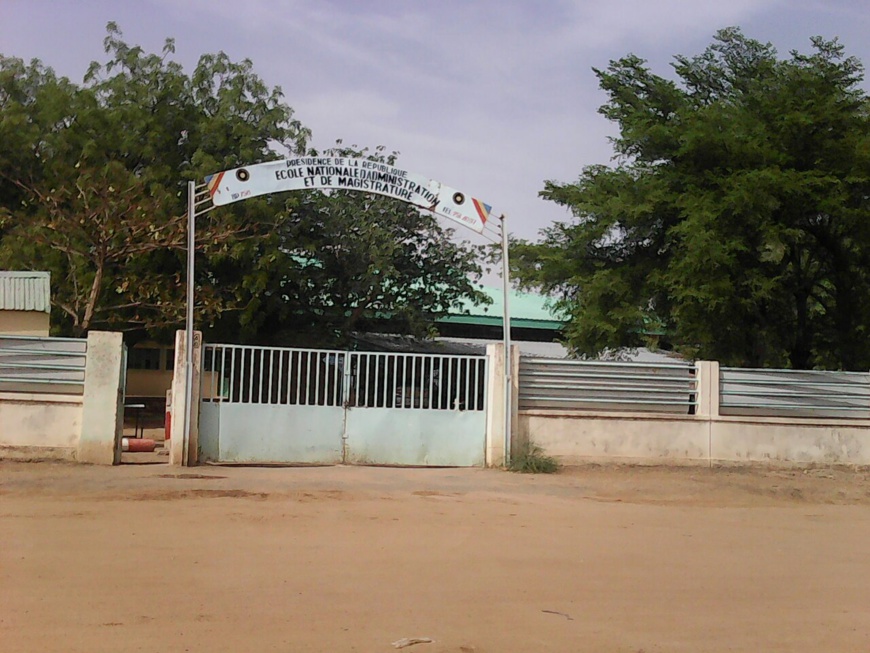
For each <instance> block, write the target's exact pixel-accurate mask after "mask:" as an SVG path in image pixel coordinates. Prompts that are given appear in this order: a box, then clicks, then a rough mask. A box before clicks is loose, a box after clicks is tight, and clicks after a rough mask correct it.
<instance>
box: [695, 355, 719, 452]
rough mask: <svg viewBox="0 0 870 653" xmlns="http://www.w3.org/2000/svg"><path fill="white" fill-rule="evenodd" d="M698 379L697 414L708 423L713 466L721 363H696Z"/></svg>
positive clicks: (708, 437) (708, 444)
mask: <svg viewBox="0 0 870 653" xmlns="http://www.w3.org/2000/svg"><path fill="white" fill-rule="evenodd" d="M695 376H696V378H697V379H698V406H697V408H696V411H695V414H696V415H697V416H698V417H700V418H701V419H704V420H706V421H707V460H708V462H709V464H710V466H711V467H712V466H713V439H714V438H715V437H716V434H715V433H714V426H715V424H716V420H717V419H718V417H719V362H718V361H696V362H695Z"/></svg>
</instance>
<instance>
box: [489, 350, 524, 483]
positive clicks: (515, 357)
mask: <svg viewBox="0 0 870 653" xmlns="http://www.w3.org/2000/svg"><path fill="white" fill-rule="evenodd" d="M511 354H512V356H511V364H512V365H513V374H512V375H511V402H510V403H511V412H512V414H513V418H512V419H511V431H512V432H511V438H510V440H511V449H512V450H513V451H512V453H513V454H515V453H516V452H517V447H518V446H519V443H518V442H517V438H516V434H517V406H518V403H519V367H520V350H519V347H517V346H511ZM486 355H487V358H488V365H487V385H486V466H487V467H503V466H504V464H505V450H504V449H505V432H504V424H505V422H504V409H505V392H504V372H505V370H504V364H505V360H504V344H502V343H497V344H491V345H487V346H486Z"/></svg>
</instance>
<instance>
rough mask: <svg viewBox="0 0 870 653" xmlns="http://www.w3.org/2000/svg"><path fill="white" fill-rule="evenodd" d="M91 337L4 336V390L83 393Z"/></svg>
mask: <svg viewBox="0 0 870 653" xmlns="http://www.w3.org/2000/svg"><path fill="white" fill-rule="evenodd" d="M87 352H88V341H87V340H84V339H76V338H41V337H26V336H0V391H2V392H35V393H58V394H79V395H80V394H82V393H83V392H84V385H85V362H86V360H87Z"/></svg>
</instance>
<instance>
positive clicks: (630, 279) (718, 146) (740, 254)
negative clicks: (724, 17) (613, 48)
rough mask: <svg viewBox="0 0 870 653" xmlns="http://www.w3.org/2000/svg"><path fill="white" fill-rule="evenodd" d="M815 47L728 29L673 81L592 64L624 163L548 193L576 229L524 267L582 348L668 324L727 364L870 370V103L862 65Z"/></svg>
mask: <svg viewBox="0 0 870 653" xmlns="http://www.w3.org/2000/svg"><path fill="white" fill-rule="evenodd" d="M812 44H813V52H812V54H809V55H804V54H800V53H798V52H792V53H791V55H790V57H789V58H788V59H779V58H778V57H777V53H776V51H775V50H774V48H773V47H772V46H771V45H769V44H766V45H765V44H762V43H759V42H757V41H754V40H751V39H748V38H746V37H745V36H744V35H743V34H742V33H741V32H740V31H739V30H737V29H733V28H732V29H727V30H723V31H720V32H719V33H718V34H717V36H716V39H715V41H714V43H713V44H712V45H711V46H710V47H709V48H707V50H706V51H705V52H704V53H703V54H701V55H700V56H697V57H683V56H678V57H676V59H675V63H674V70H675V73H676V78H677V81H672V80H669V79H666V78H664V77H660V76H657V75H654V74H653V73H652V72H650V70H649V69H648V68H647V67H646V65H645V62H644V61H643V60H641V59H639V58H638V57H635V56H627V57H625V58H623V59H620V60H618V61H613V62H611V63H610V65H609V66H608V68H607V69H606V70H596V71H595V73H596V75H597V76H598V78H599V82H600V84H601V87H602V88H603V89H604V90H605V91H606V92H607V94H608V96H609V101H608V103H607V104H605V105H604V106H603V107H602V108H601V110H600V111H601V113H602V114H603V115H604V116H605V117H607V118H608V119H609V120H612V121H614V122H615V123H617V125H618V126H619V136H618V137H617V138H615V139H614V146H615V150H616V153H617V156H618V157H619V160H618V163H617V164H616V165H615V166H613V167H606V166H591V167H589V168H587V169H585V170H584V171H583V173H582V175H581V176H580V178H579V180H578V181H577V182H574V183H558V182H554V181H550V182H547V183H546V185H545V189H544V191H543V192H542V193H541V194H542V196H543V197H545V198H546V199H549V200H552V201H555V202H557V203H559V204H562V205H564V206H566V207H568V208H570V209H571V211H572V213H573V215H574V218H575V219H574V220H572V221H569V222H565V223H559V224H556V225H554V226H553V227H551V228H549V229H547V230H545V231H544V233H543V239H542V241H541V242H539V243H528V242H522V243H518V245H517V247H516V255H515V257H514V260H515V261H516V262H517V267H518V270H517V273H518V274H519V276H520V277H521V279H522V280H523V282H524V283H525V284H526V285H529V286H534V287H539V288H543V289H544V290H545V291H547V292H550V293H552V294H553V295H554V296H555V297H556V299H557V302H558V307H559V308H561V309H562V310H563V311H564V312H565V313H566V315H567V316H568V317H569V318H570V322H569V326H568V327H567V329H566V339H567V341H568V343H569V344H570V345H571V346H573V347H574V348H575V350H576V351H577V352H578V353H582V354H595V353H598V352H599V351H601V350H603V349H605V348H618V347H625V346H639V345H642V344H645V343H646V342H647V337H646V336H645V332H647V331H648V330H649V327H650V325H661V326H663V327H664V329H665V331H666V339H667V341H668V342H669V344H670V345H672V346H675V347H677V348H680V349H682V350H684V351H686V352H687V353H689V354H693V355H698V356H701V357H705V358H711V359H717V360H720V361H722V362H723V363H726V364H733V365H754V366H760V365H768V366H789V367H794V368H808V367H813V366H828V367H839V368H847V369H867V367H868V366H870V344H868V343H867V339H866V337H865V335H866V333H867V330H868V327H870V274H868V271H870V268H868V263H870V260H868V255H870V221H868V217H870V204H868V201H870V121H868V107H870V104H868V100H867V96H866V94H865V93H864V92H863V90H862V89H861V87H860V82H861V81H862V79H863V69H862V66H861V64H860V62H858V61H857V60H856V59H854V58H852V57H846V56H845V53H844V49H843V47H842V46H841V45H840V44H839V43H837V42H836V41H826V40H823V39H821V38H813V39H812Z"/></svg>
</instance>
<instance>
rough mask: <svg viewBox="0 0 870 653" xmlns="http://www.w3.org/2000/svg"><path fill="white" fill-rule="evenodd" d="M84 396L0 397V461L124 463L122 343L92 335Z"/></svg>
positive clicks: (113, 335)
mask: <svg viewBox="0 0 870 653" xmlns="http://www.w3.org/2000/svg"><path fill="white" fill-rule="evenodd" d="M87 343H88V344H87V362H86V368H85V382H84V389H83V394H81V395H76V394H68V395H63V394H52V393H36V392H32V391H31V392H0V458H6V459H13V460H16V459H18V460H20V459H30V460H35V459H60V460H77V461H79V462H86V463H95V464H105V465H111V464H117V463H118V462H119V461H120V442H121V438H120V436H121V427H122V420H123V384H122V381H123V374H124V370H123V359H124V356H123V348H124V345H123V342H122V337H121V334H120V333H107V332H91V333H90V334H88V341H87Z"/></svg>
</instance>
